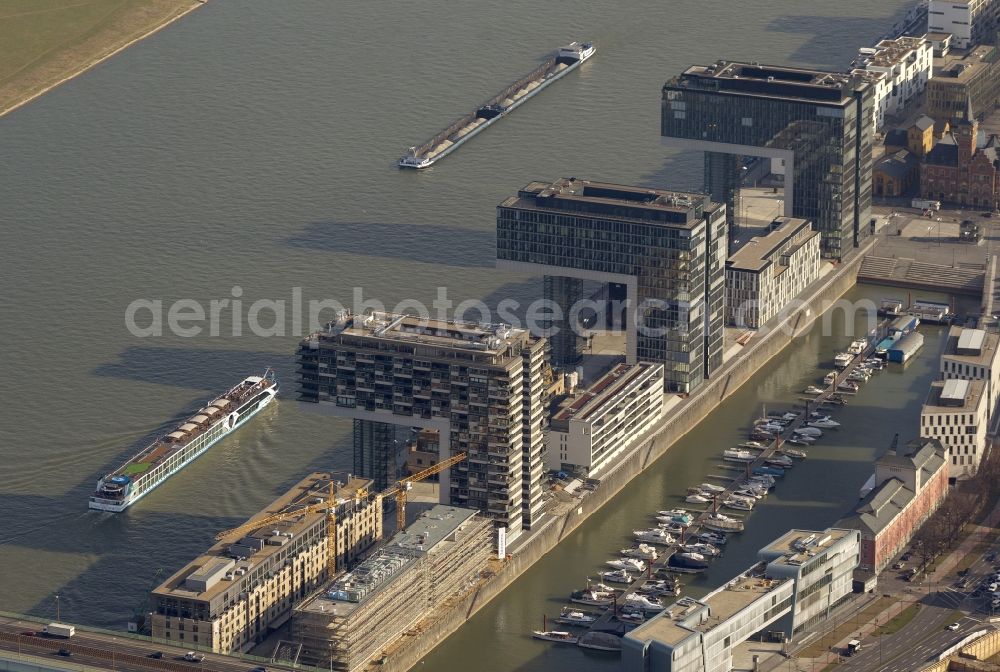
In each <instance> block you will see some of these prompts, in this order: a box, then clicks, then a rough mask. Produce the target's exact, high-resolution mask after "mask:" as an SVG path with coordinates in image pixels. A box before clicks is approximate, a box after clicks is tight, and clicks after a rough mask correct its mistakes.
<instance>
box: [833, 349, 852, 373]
mask: <svg viewBox="0 0 1000 672" xmlns="http://www.w3.org/2000/svg"><path fill="white" fill-rule="evenodd" d="M852 361H854V355H852V354H850V353H847V352H838V353H837V354H836V355H835V356H834V358H833V365H834V366H836V367H837V368H838V369H846V368H847V367H848V366H850V364H851V362H852Z"/></svg>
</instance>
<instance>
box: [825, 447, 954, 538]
mask: <svg viewBox="0 0 1000 672" xmlns="http://www.w3.org/2000/svg"><path fill="white" fill-rule="evenodd" d="M946 465H947V460H946V458H945V453H944V448H943V447H942V446H941V443H940V442H939V441H937V440H936V439H925V438H921V439H914V440H912V441H909V442H908V443H907V444H906V447H905V449H904V450H903V451H901V452H896V451H891V450H890V451H889V452H887V453H886V454H884V455H882V456H881V457H880V458H879V459H878V461H877V463H876V470H878V468H879V467H880V466H888V467H890V471H889V473H893V472H892V471H891V470H892V469H898V468H902V469H909V470H911V471H912V470H919V471H920V472H921V475H920V481H919V482H920V483H921V484H926V483H927V482H928V481H929V480H930V478H931V477H932V476H934V474H935V473H937V472H938V471H939V470H941V469H945V468H946ZM922 487H923V485H921V488H922ZM916 496H917V493H916V492H914V491H913V490H911V489H910V488H909V487H907V486H906V484H905V483H904V482H903V481H902V480H901V479H899V478H896V477H891V478H886V479H884V480H883V481H882V482H881V483H878V484H877V485H876V486H875V488H874V489H872V491H871V492H869V493H868V494H867V495H865V496H864V498H862V500H861V501H860V502H859V503H858V505H857V507H855V510H854V513H853V514H852V515H850V516H848V517H846V518H844V519H843V520H841V521H839V522H838V523H837V524H838V525H840V526H843V527H849V528H853V529H857V530H860V531H861V532H862V533H863V534H866V535H870V536H875V535H878V534H879V533H880V532H881V531H882V530H884V529H885V528H886V527H888V526H889V525H890V524H891V523H892V522H893V521H894V520H896V517H897V516H898V515H899V514H900V513H902V512H903V511H905V510H906V507H908V506H909V505H910V502H912V501H913V499H914V498H915V497H916Z"/></svg>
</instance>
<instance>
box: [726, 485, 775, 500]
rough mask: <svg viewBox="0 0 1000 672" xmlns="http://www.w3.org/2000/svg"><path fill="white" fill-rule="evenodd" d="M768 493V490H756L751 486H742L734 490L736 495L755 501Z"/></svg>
mask: <svg viewBox="0 0 1000 672" xmlns="http://www.w3.org/2000/svg"><path fill="white" fill-rule="evenodd" d="M766 494H767V493H766V492H763V491H759V490H756V489H754V488H751V487H749V486H747V487H744V488H740V489H739V490H733V496H734V497H742V498H744V499H751V500H754V501H756V500H758V499H762V498H763V497H764V495H766Z"/></svg>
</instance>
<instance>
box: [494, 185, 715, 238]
mask: <svg viewBox="0 0 1000 672" xmlns="http://www.w3.org/2000/svg"><path fill="white" fill-rule="evenodd" d="M500 206H501V207H517V208H521V209H537V210H558V211H562V212H568V213H571V214H577V215H580V216H586V215H595V216H601V217H607V218H610V219H638V220H642V221H644V222H649V223H650V224H657V225H667V226H686V227H690V226H694V225H695V224H697V223H698V222H699V221H700V220H701V219H702V217H703V213H704V212H705V211H711V210H714V209H716V208H718V207H721V206H720V205H718V204H716V203H713V202H712V201H711V200H710V198H709V197H708V196H707V195H705V194H699V193H695V192H688V191H672V190H666V189H650V188H647V187H635V186H628V185H623V184H612V183H609V182H594V181H591V180H580V179H577V178H575V177H566V178H562V179H559V180H556V181H555V182H541V181H535V182H531V183H529V184H528V185H526V186H525V187H524V188H522V189H521V190H520V191H518V194H517V196H511V197H510V198H508V199H506V200H505V201H504V202H503V203H501V204H500Z"/></svg>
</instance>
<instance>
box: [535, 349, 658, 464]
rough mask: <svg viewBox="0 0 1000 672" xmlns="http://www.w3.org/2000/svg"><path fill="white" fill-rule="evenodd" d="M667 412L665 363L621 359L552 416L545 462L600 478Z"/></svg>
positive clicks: (547, 434) (569, 399) (570, 398)
mask: <svg viewBox="0 0 1000 672" xmlns="http://www.w3.org/2000/svg"><path fill="white" fill-rule="evenodd" d="M662 415H663V365H662V364H653V363H649V362H640V363H639V364H634V365H628V364H619V365H617V366H615V367H614V368H613V369H612V370H611V371H609V372H608V373H607V374H605V375H604V376H602V377H601V378H600V379H598V380H597V382H595V383H594V384H593V385H592V386H591V387H590V388H589V389H587V390H584V391H582V392H579V393H577V394H576V395H573V396H570V397H568V398H567V399H566V400H565V401H564V402H563V404H562V406H561V407H560V408H559V410H558V411H557V412H556V413H555V415H554V416H553V417H552V420H551V422H550V424H549V429H548V431H547V432H546V436H545V440H546V447H547V449H548V451H547V453H546V466H547V467H548V468H549V469H559V470H562V471H569V472H577V473H579V474H581V475H583V476H587V477H588V478H599V477H600V476H601V475H602V474H604V473H606V472H607V470H608V468H609V467H611V466H613V465H614V464H615V462H616V458H619V457H621V456H622V455H624V454H625V453H626V451H627V450H628V449H629V448H631V447H632V446H634V445H635V444H636V442H637V441H638V440H639V439H641V438H642V436H643V435H644V434H645V433H646V432H647V431H648V430H649V429H651V428H652V427H653V426H654V425H655V424H656V423H657V422H659V420H660V417H661V416H662Z"/></svg>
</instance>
